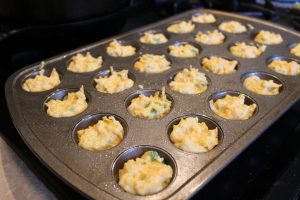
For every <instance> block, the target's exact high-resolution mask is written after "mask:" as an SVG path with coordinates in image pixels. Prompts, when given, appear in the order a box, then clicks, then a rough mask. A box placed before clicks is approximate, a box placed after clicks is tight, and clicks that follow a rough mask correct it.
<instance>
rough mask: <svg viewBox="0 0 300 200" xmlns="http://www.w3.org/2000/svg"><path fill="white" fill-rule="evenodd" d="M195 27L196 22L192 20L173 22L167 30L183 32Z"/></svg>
mask: <svg viewBox="0 0 300 200" xmlns="http://www.w3.org/2000/svg"><path fill="white" fill-rule="evenodd" d="M194 29H195V24H193V23H192V21H188V22H186V21H181V22H178V23H176V24H172V25H170V26H169V27H168V28H167V31H169V32H171V33H177V34H183V33H189V32H192V31H193V30H194Z"/></svg>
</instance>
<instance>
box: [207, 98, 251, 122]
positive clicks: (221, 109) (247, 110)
mask: <svg viewBox="0 0 300 200" xmlns="http://www.w3.org/2000/svg"><path fill="white" fill-rule="evenodd" d="M244 102H245V95H243V94H240V95H239V96H230V95H226V96H225V97H224V98H222V99H218V100H216V102H214V101H213V100H210V101H209V105H210V108H211V109H212V110H213V111H214V112H215V113H216V114H217V115H219V116H220V117H223V118H225V119H231V120H246V119H249V118H251V117H252V116H253V114H254V111H255V109H256V104H255V103H254V104H252V105H249V106H248V105H246V104H245V103H244Z"/></svg>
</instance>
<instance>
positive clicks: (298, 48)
mask: <svg viewBox="0 0 300 200" xmlns="http://www.w3.org/2000/svg"><path fill="white" fill-rule="evenodd" d="M290 52H291V54H294V55H295V56H300V42H299V43H298V44H297V45H296V46H295V47H293V48H291V49H290Z"/></svg>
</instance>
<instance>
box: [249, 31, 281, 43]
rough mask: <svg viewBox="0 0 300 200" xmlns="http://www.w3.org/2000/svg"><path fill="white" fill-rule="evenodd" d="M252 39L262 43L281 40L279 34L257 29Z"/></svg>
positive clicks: (279, 41)
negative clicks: (257, 31)
mask: <svg viewBox="0 0 300 200" xmlns="http://www.w3.org/2000/svg"><path fill="white" fill-rule="evenodd" d="M254 40H255V41H256V42H259V43H262V44H280V43H281V42H283V39H282V37H281V35H280V34H277V33H273V32H270V31H259V33H258V34H257V35H256V36H255V38H254Z"/></svg>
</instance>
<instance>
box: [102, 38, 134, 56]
mask: <svg viewBox="0 0 300 200" xmlns="http://www.w3.org/2000/svg"><path fill="white" fill-rule="evenodd" d="M106 51H107V53H108V55H110V56H113V57H128V56H133V55H134V54H135V53H136V48H135V47H133V46H131V45H122V44H120V43H119V42H118V41H117V40H113V41H112V42H110V43H109V46H108V47H107V48H106Z"/></svg>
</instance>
